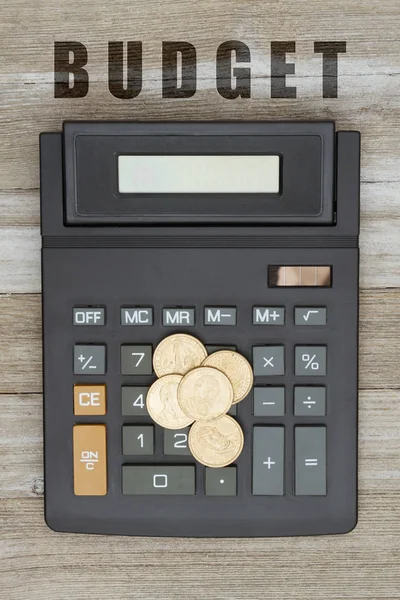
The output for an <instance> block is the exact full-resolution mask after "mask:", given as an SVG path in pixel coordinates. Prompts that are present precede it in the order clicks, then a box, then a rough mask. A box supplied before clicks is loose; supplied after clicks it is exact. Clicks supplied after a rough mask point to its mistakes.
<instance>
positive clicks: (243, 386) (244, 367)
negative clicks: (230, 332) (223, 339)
mask: <svg viewBox="0 0 400 600" xmlns="http://www.w3.org/2000/svg"><path fill="white" fill-rule="evenodd" d="M203 366H207V367H214V368H215V369H219V370H220V371H222V372H223V373H225V375H226V376H227V377H228V379H229V380H230V382H231V384H232V387H233V404H237V402H240V401H241V400H243V398H246V396H247V395H248V394H249V393H250V391H251V388H252V386H253V369H252V368H251V365H250V363H249V362H248V361H247V360H246V359H245V358H244V356H242V355H241V354H238V352H233V351H232V350H220V351H219V352H214V353H213V354H210V356H208V357H207V358H206V359H205V361H204V362H203Z"/></svg>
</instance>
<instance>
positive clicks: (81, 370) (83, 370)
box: [74, 344, 106, 375]
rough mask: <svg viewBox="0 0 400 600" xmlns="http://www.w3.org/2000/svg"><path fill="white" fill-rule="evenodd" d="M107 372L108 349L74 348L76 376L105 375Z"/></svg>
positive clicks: (102, 347) (76, 346)
mask: <svg viewBox="0 0 400 600" xmlns="http://www.w3.org/2000/svg"><path fill="white" fill-rule="evenodd" d="M105 372H106V347H105V346H82V345H80V344H76V345H75V347H74V374H75V375H104V374H105Z"/></svg>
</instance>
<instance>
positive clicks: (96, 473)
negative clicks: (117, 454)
mask: <svg viewBox="0 0 400 600" xmlns="http://www.w3.org/2000/svg"><path fill="white" fill-rule="evenodd" d="M73 452H74V494H75V495H76V496H105V495H106V494H107V451H106V426H105V425H75V426H74V428H73Z"/></svg>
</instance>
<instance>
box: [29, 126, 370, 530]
mask: <svg viewBox="0 0 400 600" xmlns="http://www.w3.org/2000/svg"><path fill="white" fill-rule="evenodd" d="M40 148H41V210H42V213H41V223H42V245H43V250H42V267H43V269H42V271H43V273H42V278H43V340H44V351H43V353H44V431H45V518H46V522H47V524H48V525H49V526H50V527H51V528H52V529H54V530H56V531H66V532H79V533H103V534H120V535H121V534H122V535H137V536H182V537H185V536H188V537H197V536H199V537H202V536H204V537H264V536H294V535H316V534H337V533H345V532H348V531H350V530H351V529H353V528H354V526H355V524H356V521H357V394H358V273H359V249H358V235H359V184H360V135H359V133H358V132H355V131H352V132H349V131H336V129H335V123H333V122H325V121H315V122H168V123H166V122H159V123H156V122H100V121H99V122H83V121H82V122H65V123H64V125H63V130H62V132H57V133H43V134H42V135H41V140H40ZM176 333H186V334H190V335H192V336H194V337H196V338H197V339H198V340H200V341H201V342H202V343H203V344H204V345H205V347H206V349H207V351H208V353H209V354H211V353H212V352H215V351H218V350H220V349H225V348H227V349H234V350H236V351H237V352H239V353H240V354H242V355H243V356H244V357H246V358H247V360H248V361H249V362H250V364H251V365H252V369H253V374H254V386H253V389H252V391H251V393H250V394H249V396H248V397H247V398H245V399H244V400H243V401H241V402H240V403H238V404H237V405H235V406H234V407H233V409H232V410H231V412H230V414H231V415H232V416H233V418H234V419H237V421H238V423H239V424H240V426H241V428H242V430H243V432H244V448H243V451H242V453H241V455H240V456H239V457H238V458H237V460H236V461H235V463H234V464H232V465H229V466H227V467H224V468H220V469H213V468H211V467H205V466H202V465H200V464H199V463H197V462H196V460H195V459H194V457H193V456H192V455H191V452H190V449H189V446H188V432H187V430H185V429H181V430H177V431H174V430H164V429H163V428H161V427H159V426H158V425H156V424H155V423H154V422H153V421H152V419H151V418H150V416H149V414H148V412H147V410H146V394H147V391H148V389H149V387H150V386H151V384H152V383H153V382H154V381H155V374H154V372H153V353H154V349H155V348H156V346H157V345H158V344H159V343H160V341H161V340H163V339H164V338H166V337H167V336H169V335H171V334H176Z"/></svg>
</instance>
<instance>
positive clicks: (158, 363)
mask: <svg viewBox="0 0 400 600" xmlns="http://www.w3.org/2000/svg"><path fill="white" fill-rule="evenodd" d="M206 357H207V350H206V349H205V347H204V346H203V344H202V343H201V342H200V341H199V340H197V339H196V338H195V337H193V336H192V335H187V334H186V333H177V334H175V335H170V336H168V337H166V338H165V339H163V340H162V341H161V342H160V343H159V344H158V346H157V348H156V349H155V350H154V356H153V367H154V371H155V372H156V374H157V376H158V377H162V376H163V375H170V374H171V373H176V374H178V375H184V374H185V373H188V371H191V370H192V369H195V368H196V367H199V366H200V365H201V363H202V362H203V360H204V359H205V358H206Z"/></svg>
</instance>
